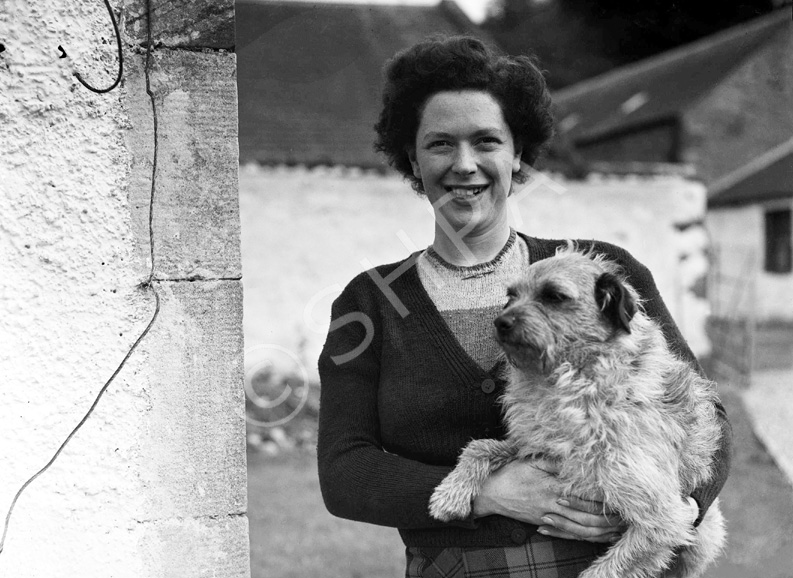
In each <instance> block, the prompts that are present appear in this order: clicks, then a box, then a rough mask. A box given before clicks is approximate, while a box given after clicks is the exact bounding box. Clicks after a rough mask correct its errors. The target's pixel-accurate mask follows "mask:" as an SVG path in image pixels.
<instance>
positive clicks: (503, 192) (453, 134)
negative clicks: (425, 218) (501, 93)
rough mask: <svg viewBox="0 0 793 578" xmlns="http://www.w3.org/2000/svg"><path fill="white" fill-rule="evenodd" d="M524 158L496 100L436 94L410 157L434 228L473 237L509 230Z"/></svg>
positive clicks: (473, 93) (472, 93)
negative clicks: (510, 199) (511, 198)
mask: <svg viewBox="0 0 793 578" xmlns="http://www.w3.org/2000/svg"><path fill="white" fill-rule="evenodd" d="M520 153H521V151H520V150H519V149H516V146H515V142H514V141H513V139H512V133H511V131H510V130H509V126H507V123H506V121H505V120H504V114H503V112H502V111H501V105H499V103H498V102H497V101H496V100H495V98H493V97H492V96H491V95H490V94H489V93H487V92H484V91H479V90H463V91H448V92H438V93H436V94H434V95H433V96H431V97H430V98H429V99H428V100H427V102H426V103H425V105H424V110H423V112H422V113H421V119H420V122H419V127H418V130H417V132H416V143H415V149H414V150H411V151H409V152H408V156H409V158H410V162H411V165H412V166H413V174H414V175H415V176H416V177H417V178H419V179H421V182H422V184H423V185H424V192H425V193H426V194H427V197H428V198H429V200H430V202H431V203H432V205H433V207H434V209H435V220H436V223H438V224H439V225H440V226H441V227H442V228H444V229H446V225H447V224H448V225H450V226H451V228H452V229H453V230H454V231H456V232H459V231H460V230H461V229H463V228H465V231H466V234H467V235H469V234H482V233H484V232H487V231H488V230H489V229H490V228H493V227H498V226H502V225H506V222H507V220H506V201H507V196H508V195H509V193H510V189H511V187H512V174H513V172H517V171H518V170H519V169H520ZM444 221H445V222H444Z"/></svg>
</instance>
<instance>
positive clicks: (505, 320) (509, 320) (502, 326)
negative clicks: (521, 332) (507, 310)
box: [493, 314, 515, 334]
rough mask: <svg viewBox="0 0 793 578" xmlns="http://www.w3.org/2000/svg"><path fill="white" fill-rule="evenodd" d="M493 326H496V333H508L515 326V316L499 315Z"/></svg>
mask: <svg viewBox="0 0 793 578" xmlns="http://www.w3.org/2000/svg"><path fill="white" fill-rule="evenodd" d="M493 324H495V326H496V331H498V332H499V333H502V334H503V333H508V332H509V331H511V330H512V328H513V327H514V326H515V316H514V315H510V314H507V315H499V316H498V317H496V319H495V320H494V321H493Z"/></svg>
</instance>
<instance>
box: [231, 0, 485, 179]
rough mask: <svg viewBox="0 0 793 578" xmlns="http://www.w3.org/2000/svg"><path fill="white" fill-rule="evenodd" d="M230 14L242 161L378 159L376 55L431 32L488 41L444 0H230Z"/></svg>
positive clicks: (376, 162) (379, 62)
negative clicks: (416, 2) (419, 2)
mask: <svg viewBox="0 0 793 578" xmlns="http://www.w3.org/2000/svg"><path fill="white" fill-rule="evenodd" d="M236 20H237V45H236V52H237V74H238V90H239V122H240V127H239V128H240V134H239V145H240V161H241V162H243V163H244V162H248V161H258V162H260V163H264V164H280V163H286V164H307V165H317V164H329V165H346V166H357V167H365V168H380V167H385V166H386V163H385V161H384V159H383V158H382V155H380V154H377V153H375V152H374V150H373V149H372V143H373V141H374V130H373V128H372V127H373V125H374V124H375V122H376V121H377V116H378V114H379V108H380V91H381V70H382V66H383V63H384V62H385V61H386V60H387V59H388V58H390V57H392V56H393V55H394V53H396V52H397V51H399V50H402V49H404V48H407V47H408V46H410V45H411V44H414V43H415V42H417V41H419V40H421V39H423V38H425V37H427V36H429V35H431V34H433V33H445V34H474V35H477V36H479V37H480V38H482V39H483V40H485V41H487V42H491V41H490V40H489V38H488V37H487V36H486V35H485V34H484V33H482V32H481V31H480V30H479V29H478V28H477V27H476V26H475V25H474V24H472V23H471V21H470V20H469V19H468V18H467V17H466V16H465V14H464V13H463V12H462V11H461V10H460V9H459V8H458V7H457V5H456V4H455V3H454V2H453V1H451V0H445V1H443V2H441V3H440V4H439V5H436V6H398V5H368V4H342V3H340V4H326V3H320V4H311V3H306V2H284V1H275V2H273V1H264V0H238V1H237V4H236ZM491 43H492V42H491Z"/></svg>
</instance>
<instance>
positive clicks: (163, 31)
mask: <svg viewBox="0 0 793 578" xmlns="http://www.w3.org/2000/svg"><path fill="white" fill-rule="evenodd" d="M152 4H153V6H152V39H153V41H154V44H155V45H158V44H162V45H164V46H168V47H169V48H224V49H227V50H233V49H234V0H152ZM147 17H148V16H147V9H146V1H145V0H127V1H126V2H125V12H124V17H123V28H124V35H125V36H126V38H127V41H129V42H131V43H133V44H145V43H146V41H147V37H148V28H147V21H146V20H147Z"/></svg>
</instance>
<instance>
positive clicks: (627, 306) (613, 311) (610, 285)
mask: <svg viewBox="0 0 793 578" xmlns="http://www.w3.org/2000/svg"><path fill="white" fill-rule="evenodd" d="M595 302H596V303H597V305H598V307H600V310H601V311H602V312H603V315H605V316H606V318H607V319H608V320H609V321H611V323H612V324H613V325H614V327H616V328H622V329H624V330H625V331H627V332H628V333H630V332H631V319H633V316H634V315H635V314H636V302H635V301H634V300H633V296H632V295H631V294H630V293H629V292H628V290H627V289H626V288H625V285H623V284H622V283H621V282H620V280H619V279H617V277H615V276H614V275H612V274H611V273H603V274H602V275H601V276H600V277H598V280H597V281H596V282H595Z"/></svg>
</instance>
